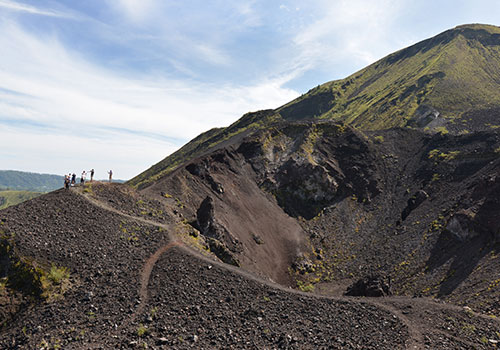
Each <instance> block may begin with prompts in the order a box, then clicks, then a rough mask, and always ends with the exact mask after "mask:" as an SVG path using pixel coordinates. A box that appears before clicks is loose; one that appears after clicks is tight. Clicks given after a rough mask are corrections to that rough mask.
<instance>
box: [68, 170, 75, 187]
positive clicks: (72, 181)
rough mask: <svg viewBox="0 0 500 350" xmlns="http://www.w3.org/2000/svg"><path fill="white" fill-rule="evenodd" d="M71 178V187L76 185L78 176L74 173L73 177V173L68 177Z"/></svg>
mask: <svg viewBox="0 0 500 350" xmlns="http://www.w3.org/2000/svg"><path fill="white" fill-rule="evenodd" d="M70 176H71V186H75V184H76V174H75V173H73V175H71V173H70V174H69V175H68V178H69V177H70Z"/></svg>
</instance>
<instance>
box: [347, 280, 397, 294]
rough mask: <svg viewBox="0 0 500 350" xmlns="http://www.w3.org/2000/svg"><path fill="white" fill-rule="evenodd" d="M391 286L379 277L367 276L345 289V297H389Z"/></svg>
mask: <svg viewBox="0 0 500 350" xmlns="http://www.w3.org/2000/svg"><path fill="white" fill-rule="evenodd" d="M391 294H392V293H391V286H390V283H389V281H386V280H385V279H384V278H383V277H382V276H380V275H368V276H365V277H363V278H361V279H360V280H358V281H357V282H355V283H353V284H352V285H351V286H349V287H348V288H347V291H346V293H345V295H348V296H356V297H383V296H387V295H391Z"/></svg>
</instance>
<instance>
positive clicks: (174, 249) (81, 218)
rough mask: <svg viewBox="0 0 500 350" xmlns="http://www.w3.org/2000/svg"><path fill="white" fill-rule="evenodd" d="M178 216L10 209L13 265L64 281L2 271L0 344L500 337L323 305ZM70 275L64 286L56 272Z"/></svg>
mask: <svg viewBox="0 0 500 350" xmlns="http://www.w3.org/2000/svg"><path fill="white" fill-rule="evenodd" d="M119 206H123V211H119V210H117V209H115V208H114V207H119ZM160 206H161V207H162V208H163V210H164V211H161V212H160V211H159V208H160ZM177 209H178V206H177V201H175V200H174V199H172V198H165V199H164V200H162V201H155V200H150V199H148V198H147V197H144V196H143V195H141V194H140V193H136V192H134V191H131V190H130V188H127V187H123V185H115V186H110V185H108V184H106V185H104V184H103V185H98V184H94V185H93V186H92V187H91V188H89V187H87V188H86V189H81V188H80V189H78V188H76V189H71V190H69V191H64V190H60V191H56V192H54V193H50V194H48V195H45V196H42V197H39V198H37V199H34V200H32V201H30V202H27V203H23V204H21V205H19V206H18V207H16V208H9V209H6V210H4V211H2V212H1V215H0V220H1V222H2V232H3V233H2V235H3V238H2V242H3V243H2V244H4V245H5V244H6V242H8V244H9V245H10V246H11V247H12V248H13V249H12V252H13V253H12V254H9V262H6V261H4V262H3V263H2V267H5V266H11V267H12V265H9V264H10V263H14V264H15V263H16V261H17V262H19V261H23V263H24V264H26V266H30V267H36V269H35V270H30V271H28V272H27V275H28V276H32V277H36V276H41V279H40V280H41V281H42V282H43V281H45V279H44V276H52V277H50V278H49V279H50V280H51V281H52V282H51V283H50V285H47V284H45V283H42V286H41V293H38V292H36V288H33V289H29V288H25V289H22V288H18V286H17V285H14V284H11V283H10V282H11V281H12V280H10V279H9V278H10V277H11V275H10V274H9V271H5V270H4V269H3V270H2V274H3V275H7V279H5V278H4V279H3V280H4V281H5V280H7V283H5V284H3V285H2V298H1V299H0V300H1V304H0V310H1V312H2V313H1V315H2V318H3V322H2V323H3V325H4V326H3V328H2V330H1V332H0V346H1V347H2V348H3V349H33V348H37V349H57V348H64V349H109V348H117V349H136V348H145V347H147V348H151V349H166V348H169V349H187V348H199V349H202V348H247V349H261V348H281V349H327V348H328V349H360V348H362V349H380V348H391V349H410V348H411V349H413V348H418V349H425V348H428V349H449V348H454V349H472V348H477V349H483V348H484V349H487V348H490V347H491V346H492V344H494V343H495V342H496V340H497V339H498V333H496V332H497V330H498V326H499V324H498V321H497V320H496V319H494V318H491V317H487V316H483V315H481V314H477V313H475V312H473V311H472V310H470V309H467V308H465V309H464V308H459V307H454V306H451V305H447V304H441V303H436V302H433V301H430V300H427V299H406V298H394V297H387V298H383V299H378V300H373V299H370V298H365V299H362V300H359V299H353V298H345V297H342V298H329V297H320V296H315V295H313V294H306V293H300V292H294V291H292V290H289V289H285V288H283V287H280V286H279V285H276V284H272V283H269V282H266V281H265V280H261V279H258V278H256V277H255V276H254V275H253V274H247V273H245V272H243V271H242V270H241V269H240V268H236V267H230V266H229V265H227V264H222V263H219V262H217V261H215V260H213V259H212V258H210V257H205V256H203V255H200V254H198V253H196V252H195V251H193V250H192V249H190V248H188V247H187V246H186V243H181V242H182V241H183V237H184V238H186V237H185V235H189V232H187V231H185V225H184V224H183V220H182V218H181V217H180V216H179V212H178V211H177ZM174 233H175V234H174ZM63 267H64V268H66V269H67V270H66V272H67V273H66V274H63V276H62V277H61V279H60V280H58V281H57V282H56V279H55V278H54V276H53V275H54V273H51V272H49V271H48V270H51V269H52V270H55V269H62V268H63ZM28 270H29V269H28ZM36 280H37V278H33V279H32V281H33V283H32V287H33V286H36ZM13 301H14V302H13Z"/></svg>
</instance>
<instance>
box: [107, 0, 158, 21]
mask: <svg viewBox="0 0 500 350" xmlns="http://www.w3.org/2000/svg"><path fill="white" fill-rule="evenodd" d="M108 2H109V4H110V5H111V6H112V7H114V8H115V9H116V10H118V11H119V12H121V13H122V14H124V15H125V16H126V17H127V18H128V19H130V20H131V21H133V22H136V23H140V22H144V21H146V20H148V19H149V18H150V17H151V16H152V15H154V14H157V13H158V6H159V4H160V3H159V2H158V1H157V0H111V1H108Z"/></svg>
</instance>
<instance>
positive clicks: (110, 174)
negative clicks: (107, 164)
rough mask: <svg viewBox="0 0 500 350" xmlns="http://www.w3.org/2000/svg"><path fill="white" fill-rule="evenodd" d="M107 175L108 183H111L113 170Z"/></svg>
mask: <svg viewBox="0 0 500 350" xmlns="http://www.w3.org/2000/svg"><path fill="white" fill-rule="evenodd" d="M108 174H109V182H111V179H112V177H113V170H110V171H108Z"/></svg>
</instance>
